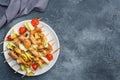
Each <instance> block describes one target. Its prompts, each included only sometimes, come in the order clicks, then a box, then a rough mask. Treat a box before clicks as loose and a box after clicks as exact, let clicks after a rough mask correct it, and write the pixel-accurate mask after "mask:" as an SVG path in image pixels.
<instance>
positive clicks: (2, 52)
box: [0, 50, 8, 54]
mask: <svg viewBox="0 0 120 80" xmlns="http://www.w3.org/2000/svg"><path fill="white" fill-rule="evenodd" d="M6 51H8V50H4V51H2V52H0V54H2V53H4V52H6Z"/></svg>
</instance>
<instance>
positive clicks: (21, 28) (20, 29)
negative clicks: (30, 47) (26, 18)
mask: <svg viewBox="0 0 120 80" xmlns="http://www.w3.org/2000/svg"><path fill="white" fill-rule="evenodd" d="M26 31H27V29H26V27H20V28H19V33H20V34H24V33H25V32H26Z"/></svg>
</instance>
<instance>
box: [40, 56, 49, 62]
mask: <svg viewBox="0 0 120 80" xmlns="http://www.w3.org/2000/svg"><path fill="white" fill-rule="evenodd" d="M40 58H41V59H42V60H44V61H45V63H47V64H49V63H50V61H48V59H47V58H46V57H43V56H41V57H40Z"/></svg>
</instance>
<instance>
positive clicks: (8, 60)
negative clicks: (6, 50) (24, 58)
mask: <svg viewBox="0 0 120 80" xmlns="http://www.w3.org/2000/svg"><path fill="white" fill-rule="evenodd" d="M12 60H13V59H12V58H11V57H9V58H8V59H6V60H5V61H4V63H6V62H10V61H12Z"/></svg>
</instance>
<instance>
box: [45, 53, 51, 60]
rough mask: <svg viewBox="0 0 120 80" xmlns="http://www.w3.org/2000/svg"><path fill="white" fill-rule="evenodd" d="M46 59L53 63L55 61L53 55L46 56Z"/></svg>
mask: <svg viewBox="0 0 120 80" xmlns="http://www.w3.org/2000/svg"><path fill="white" fill-rule="evenodd" d="M46 58H47V59H48V60H49V61H51V60H52V59H53V55H52V54H51V53H49V54H47V55H46Z"/></svg>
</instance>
